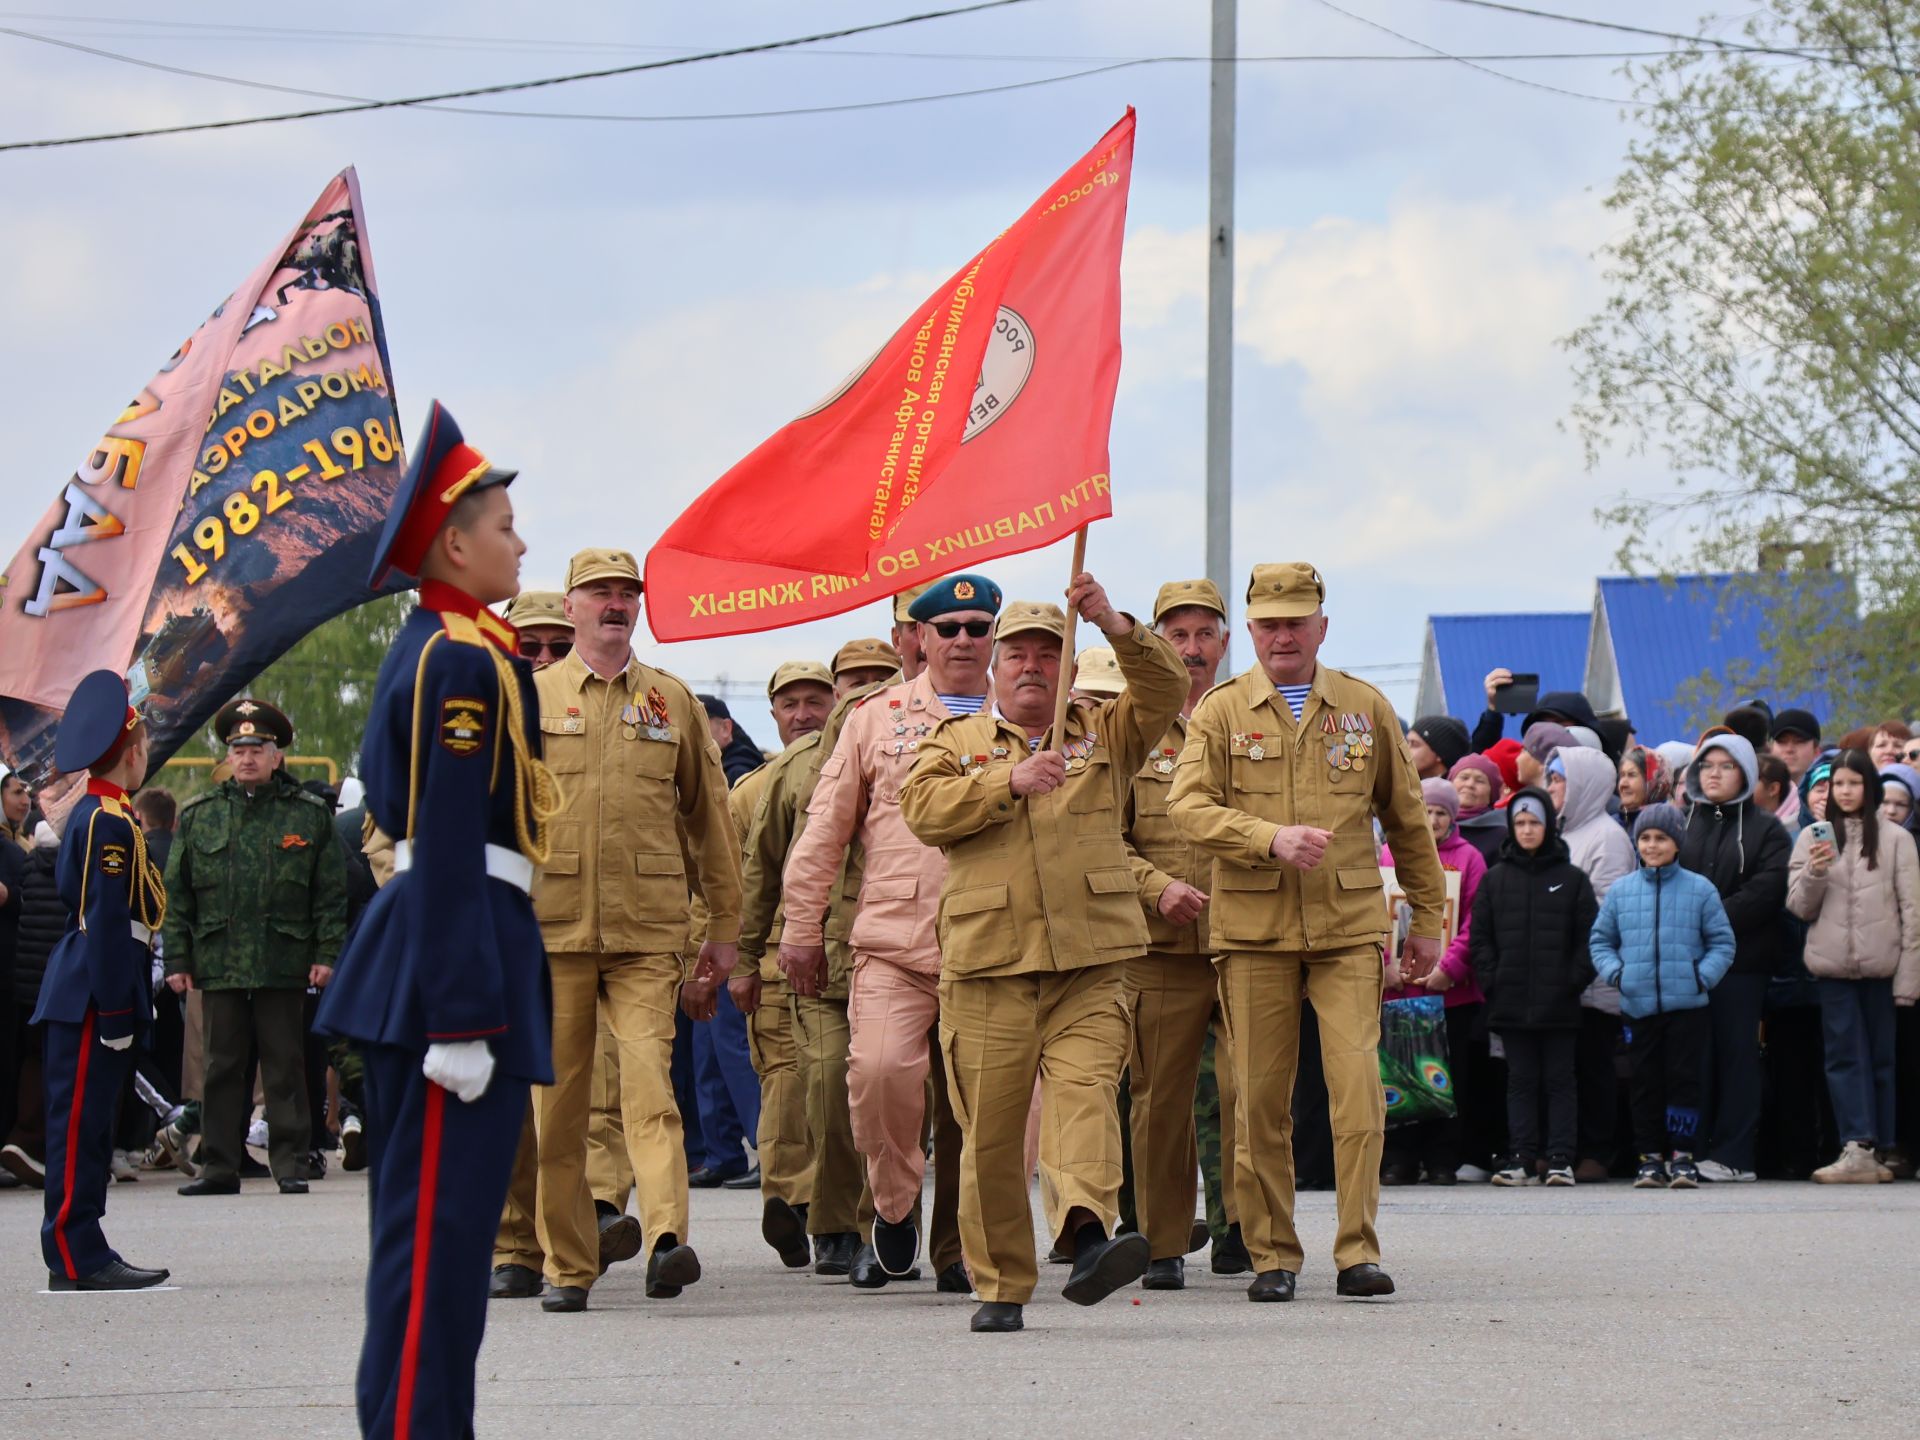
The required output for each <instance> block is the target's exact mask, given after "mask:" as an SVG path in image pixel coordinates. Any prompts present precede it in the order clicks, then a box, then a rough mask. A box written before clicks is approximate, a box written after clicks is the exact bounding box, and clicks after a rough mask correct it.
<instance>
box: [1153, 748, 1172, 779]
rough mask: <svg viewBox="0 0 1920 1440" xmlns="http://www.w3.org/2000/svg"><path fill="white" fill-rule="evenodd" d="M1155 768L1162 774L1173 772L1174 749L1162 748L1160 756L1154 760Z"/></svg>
mask: <svg viewBox="0 0 1920 1440" xmlns="http://www.w3.org/2000/svg"><path fill="white" fill-rule="evenodd" d="M1153 768H1154V769H1155V770H1158V771H1159V772H1160V773H1161V774H1162V775H1171V774H1173V751H1171V750H1162V751H1161V752H1160V758H1159V759H1157V760H1155V761H1154V762H1153Z"/></svg>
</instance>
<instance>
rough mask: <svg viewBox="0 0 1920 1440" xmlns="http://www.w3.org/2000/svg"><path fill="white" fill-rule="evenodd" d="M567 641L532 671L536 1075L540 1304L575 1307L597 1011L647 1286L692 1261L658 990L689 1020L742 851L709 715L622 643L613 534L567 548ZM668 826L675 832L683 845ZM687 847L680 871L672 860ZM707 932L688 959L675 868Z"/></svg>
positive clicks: (629, 592) (725, 953)
mask: <svg viewBox="0 0 1920 1440" xmlns="http://www.w3.org/2000/svg"><path fill="white" fill-rule="evenodd" d="M566 607H567V616H568V618H569V619H571V620H572V621H573V625H574V645H573V650H572V652H571V653H570V654H569V655H568V656H567V657H566V659H564V660H561V661H560V662H559V663H557V664H554V665H550V666H548V667H547V668H546V669H545V670H542V671H541V672H540V673H539V675H537V676H536V677H534V683H535V685H536V687H537V688H538V691H539V695H540V729H541V731H542V737H543V739H544V740H545V742H546V758H547V763H548V764H549V765H551V766H552V767H553V773H554V776H555V778H556V780H557V781H558V782H559V785H560V790H561V794H562V796H563V806H564V808H563V809H562V811H561V812H560V814H559V815H558V816H556V817H555V820H554V824H553V855H552V857H551V859H549V860H548V862H547V864H546V867H545V869H544V870H543V871H542V873H541V876H540V883H539V885H538V887H537V888H536V890H535V892H534V911H535V913H536V914H537V915H538V916H539V918H540V928H541V934H542V935H543V936H544V937H545V939H546V943H547V949H548V952H549V954H550V956H551V964H552V967H553V1051H554V1069H555V1080H554V1083H553V1084H552V1085H551V1086H550V1087H548V1088H546V1089H544V1090H542V1091H540V1092H539V1096H538V1099H537V1102H536V1103H537V1107H538V1108H537V1114H536V1119H535V1124H536V1128H537V1130H538V1132H539V1137H540V1201H539V1206H540V1244H541V1248H542V1249H543V1250H544V1251H545V1252H546V1257H547V1260H546V1264H547V1283H548V1290H547V1293H546V1295H545V1296H543V1297H542V1299H541V1301H540V1303H541V1305H542V1306H543V1307H544V1308H546V1309H548V1310H553V1311H578V1310H584V1309H585V1308H586V1305H587V1291H588V1290H589V1289H590V1288H591V1287H592V1285H593V1282H594V1280H595V1279H596V1278H598V1276H599V1274H600V1252H599V1242H598V1228H599V1227H598V1224H597V1222H596V1219H595V1213H594V1204H593V1197H592V1194H591V1193H590V1190H589V1187H588V1184H587V1176H586V1150H587V1128H588V1115H589V1111H590V1109H591V1102H592V1087H593V1072H594V1055H595V1051H596V1050H597V1048H598V1044H597V1035H598V1024H599V1016H600V1014H601V1012H602V1010H603V1009H604V1012H605V1014H606V1018H607V1022H608V1024H609V1026H610V1027H611V1028H612V1030H613V1034H614V1038H615V1040H616V1041H617V1042H618V1044H619V1051H620V1102H621V1103H620V1109H621V1114H622V1118H623V1120H624V1123H625V1131H626V1142H627V1154H628V1157H629V1159H630V1160H631V1162H632V1165H633V1176H634V1185H635V1189H636V1192H637V1195H638V1204H639V1208H640V1224H641V1227H642V1229H643V1230H644V1231H645V1235H646V1242H645V1243H646V1247H647V1256H648V1258H647V1294H648V1296H649V1297H651V1298H654V1299H667V1298H670V1297H672V1296H675V1295H678V1294H679V1293H680V1292H681V1290H682V1289H683V1288H684V1287H686V1286H688V1285H691V1284H693V1283H694V1282H695V1281H696V1280H698V1279H699V1278H700V1260H699V1257H698V1256H697V1255H695V1253H694V1251H693V1247H692V1246H691V1245H688V1244H687V1243H686V1240H687V1167H686V1146H685V1142H684V1140H683V1137H682V1133H681V1126H680V1111H679V1109H678V1107H677V1106H676V1105H675V1103H674V1098H673V1079H672V1063H673V1034H674V1002H675V999H676V997H679V999H680V1001H681V1004H682V1005H683V1007H684V1008H685V1009H686V1010H687V1012H688V1014H689V1015H690V1016H691V1017H692V1018H694V1019H696V1020H704V1019H707V1018H708V1017H709V1016H711V1015H712V1014H713V1008H714V999H715V994H716V991H717V989H718V987H719V986H720V985H721V984H722V983H724V982H725V980H726V979H727V977H728V975H729V974H730V973H731V972H732V970H733V966H734V957H735V948H736V943H735V942H736V940H737V938H738V934H739V924H740V851H739V843H738V841H736V840H735V838H734V835H733V825H732V823H731V821H730V820H729V819H728V817H727V808H726V805H727V781H726V776H725V775H724V774H723V773H722V772H721V769H720V751H719V748H718V747H717V746H716V745H715V744H714V743H713V737H712V735H711V734H710V733H709V732H708V729H707V717H706V714H705V711H704V710H703V709H702V708H701V705H700V702H699V701H698V700H696V699H695V698H694V695H693V692H692V691H691V690H689V689H688V688H687V687H686V685H684V684H683V683H682V682H681V681H679V680H677V679H675V678H674V677H673V676H671V675H669V674H667V673H666V672H665V671H664V670H656V669H655V668H654V667H653V666H651V665H648V664H645V663H643V662H642V661H640V660H639V659H637V658H635V656H634V654H633V649H632V641H633V631H634V626H635V624H636V623H637V622H638V620H639V618H640V609H639V607H640V567H639V566H638V564H636V563H635V561H634V558H633V556H632V555H630V554H628V553H627V552H626V551H624V550H582V551H580V552H579V553H578V554H576V555H575V556H574V557H573V559H572V561H571V562H570V563H569V565H568V570H567V593H566ZM683 842H684V845H683ZM689 858H690V859H691V860H692V863H693V869H694V874H693V875H692V876H689V875H688V874H687V866H686V860H687V859H689ZM689 880H691V881H692V884H693V889H694V890H696V891H698V892H699V893H700V895H701V896H702V898H703V899H704V900H705V902H706V905H707V910H708V916H709V918H708V930H707V939H706V941H705V943H704V944H702V945H701V947H700V952H699V962H698V964H697V966H695V967H694V968H693V970H692V973H691V974H690V975H689V974H688V972H687V968H686V966H685V965H684V963H683V961H682V959H681V956H682V953H683V952H684V951H685V950H686V949H687V942H688V937H689V933H690V919H691V916H690V903H689V891H688V883H689Z"/></svg>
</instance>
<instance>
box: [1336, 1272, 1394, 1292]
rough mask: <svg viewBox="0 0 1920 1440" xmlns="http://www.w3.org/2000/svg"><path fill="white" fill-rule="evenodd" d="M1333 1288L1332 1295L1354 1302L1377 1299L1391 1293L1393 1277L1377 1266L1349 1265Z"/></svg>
mask: <svg viewBox="0 0 1920 1440" xmlns="http://www.w3.org/2000/svg"><path fill="white" fill-rule="evenodd" d="M1333 1288H1334V1293H1336V1294H1339V1295H1346V1296H1349V1297H1350V1298H1352V1299H1356V1300H1370V1299H1378V1298H1379V1297H1380V1296H1382V1295H1391V1294H1392V1293H1393V1277H1392V1276H1391V1275H1389V1274H1387V1272H1386V1271H1384V1270H1382V1269H1381V1268H1380V1267H1379V1266H1378V1265H1349V1266H1347V1268H1346V1269H1344V1270H1342V1271H1341V1272H1340V1277H1339V1279H1338V1280H1337V1281H1336V1282H1335V1284H1334V1287H1333Z"/></svg>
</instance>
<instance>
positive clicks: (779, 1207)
mask: <svg viewBox="0 0 1920 1440" xmlns="http://www.w3.org/2000/svg"><path fill="white" fill-rule="evenodd" d="M801 1210H802V1207H801V1206H798V1205H789V1204H788V1203H787V1202H786V1201H784V1200H782V1199H780V1198H778V1197H777V1196H774V1197H769V1198H768V1200H767V1201H766V1203H765V1204H764V1205H762V1206H761V1207H760V1238H761V1239H762V1240H764V1241H766V1242H767V1244H769V1245H771V1246H772V1247H773V1248H774V1250H775V1251H777V1252H778V1253H779V1256H780V1263H781V1264H782V1265H784V1266H786V1267H787V1268H788V1269H789V1270H804V1269H805V1268H806V1266H807V1263H808V1261H810V1260H811V1259H812V1258H813V1257H812V1256H811V1255H810V1254H809V1253H808V1251H807V1217H806V1216H805V1215H804V1214H802V1213H801Z"/></svg>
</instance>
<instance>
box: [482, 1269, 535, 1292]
mask: <svg viewBox="0 0 1920 1440" xmlns="http://www.w3.org/2000/svg"><path fill="white" fill-rule="evenodd" d="M539 1293H540V1272H539V1271H538V1270H535V1269H532V1268H531V1267H529V1266H526V1265H496V1266H494V1267H493V1275H492V1277H491V1278H490V1279H489V1280H488V1281H487V1298H488V1299H489V1300H531V1299H532V1298H533V1297H534V1296H536V1295H538V1294H539Z"/></svg>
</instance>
